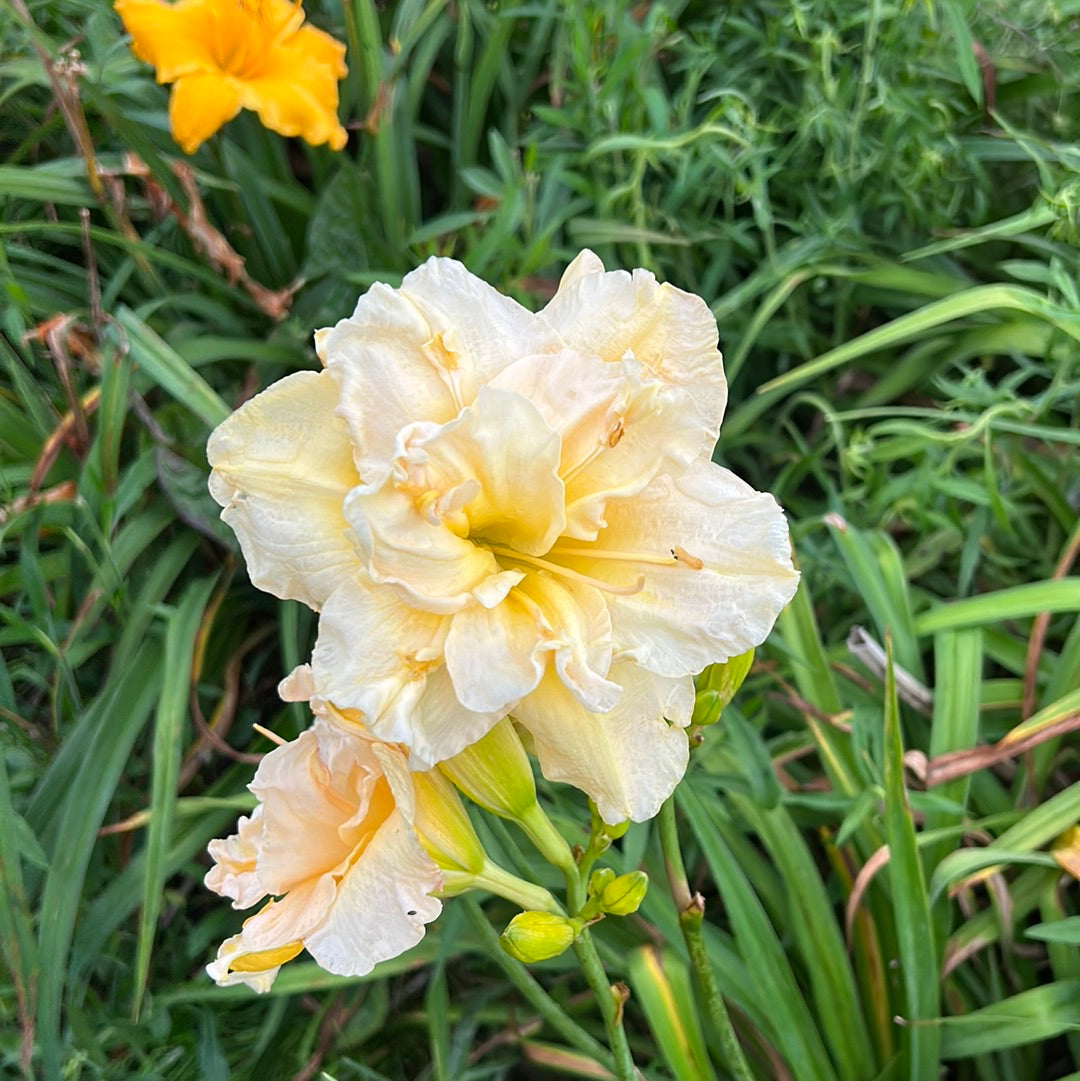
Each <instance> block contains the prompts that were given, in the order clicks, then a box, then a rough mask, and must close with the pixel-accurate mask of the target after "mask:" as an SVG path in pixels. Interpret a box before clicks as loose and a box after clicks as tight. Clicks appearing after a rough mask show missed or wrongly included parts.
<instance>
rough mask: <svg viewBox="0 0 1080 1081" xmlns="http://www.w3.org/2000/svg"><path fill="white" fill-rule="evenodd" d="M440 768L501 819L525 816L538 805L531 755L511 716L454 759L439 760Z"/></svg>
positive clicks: (463, 790) (471, 797)
mask: <svg viewBox="0 0 1080 1081" xmlns="http://www.w3.org/2000/svg"><path fill="white" fill-rule="evenodd" d="M439 769H440V770H441V771H442V772H443V773H444V774H445V775H446V776H447V777H449V778H450V780H451V781H453V782H454V784H455V785H457V787H458V788H460V789H461V791H462V792H464V793H465V795H466V796H468V797H469V799H471V800H472V801H473V802H474V803H478V804H479V805H480V806H481V807H483V808H484V810H486V811H491V813H492V814H497V815H500V816H501V817H502V818H510V819H521V818H524V817H525V816H526V815H527V814H528V813H529V812H530V811H531V810H532V808H533V807H535V806H536V782H535V781H534V780H533V772H532V766H531V765H529V756H528V755H527V754H526V753H525V748H524V747H523V746H522V745H521V740H520V739H519V738H518V734H517V730H516V729H515V728H514V725H513V722H512V721H511V720H510V719H509V718H508V717H504V718H503V719H502V720H501V721H499V723H498V724H497V725H495V727H494V728H493V729H492V730H491V731H490V732H488V734H487V735H486V736H484V737H482V738H481V739H479V740H477V741H476V742H475V743H474V744H472V745H471V746H469V747H466V748H465V750H463V751H461V752H460V753H459V754H456V755H454V757H453V758H450V759H447V761H445V762H440V763H439Z"/></svg>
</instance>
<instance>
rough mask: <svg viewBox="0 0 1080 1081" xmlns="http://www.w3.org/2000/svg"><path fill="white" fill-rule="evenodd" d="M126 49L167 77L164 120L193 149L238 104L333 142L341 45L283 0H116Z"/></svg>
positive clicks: (295, 131)
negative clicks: (125, 34)
mask: <svg viewBox="0 0 1080 1081" xmlns="http://www.w3.org/2000/svg"><path fill="white" fill-rule="evenodd" d="M115 7H116V10H117V12H118V13H119V15H120V18H121V19H122V20H123V22H124V27H125V29H126V30H127V32H128V33H129V34H130V35H131V48H132V50H133V51H134V53H135V55H136V56H137V57H138V58H139V59H140V60H143V61H145V62H146V63H148V64H152V65H153V66H154V68H155V70H156V72H157V81H158V82H159V83H172V84H173V89H172V95H171V96H170V98H169V125H170V127H171V129H172V133H173V138H174V139H175V140H176V141H177V143H179V144H180V147H181V149H182V150H183V151H184V152H185V153H187V154H193V153H194V152H195V151H196V150H197V149H198V147H199V145H200V143H202V142H203V141H204V140H205V139H208V138H209V137H210V136H211V135H213V134H214V132H215V131H217V130H218V128H220V127H221V126H222V124H225V123H226V122H227V121H229V120H232V118H233V117H234V116H236V114H237V113H238V112H240V110H241V109H252V110H254V111H255V112H256V113H258V114H259V119H260V120H261V121H262V123H263V124H264V125H265V126H266V127H268V128H270V129H271V130H272V131H276V132H278V133H279V134H281V135H299V136H301V137H302V138H303V139H305V140H306V141H307V142H309V143H311V144H312V145H318V144H320V143H329V144H330V147H331V149H333V150H341V149H342V148H343V147H344V146H345V143H346V141H347V138H348V136H347V135H346V132H345V129H344V128H343V127H342V126H341V124H340V123H339V122H338V117H337V108H338V80H340V79H342V78H343V77H344V76H345V73H346V68H345V46H344V45H342V44H341V43H340V42H338V41H335V40H334V39H333V38H332V37H330V35H329V34H326V33H324V32H323V31H322V30H318V29H316V28H315V27H312V26H305V25H304V12H303V9H302V8H301V5H300V3H299V2H296V3H290V2H289V0H177V2H176V3H167V2H166V0H116V4H115Z"/></svg>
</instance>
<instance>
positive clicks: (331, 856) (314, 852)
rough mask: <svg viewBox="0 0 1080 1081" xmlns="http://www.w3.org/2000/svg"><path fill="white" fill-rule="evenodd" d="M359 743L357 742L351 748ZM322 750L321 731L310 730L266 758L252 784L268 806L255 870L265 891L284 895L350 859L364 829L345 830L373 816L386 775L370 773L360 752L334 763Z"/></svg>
mask: <svg viewBox="0 0 1080 1081" xmlns="http://www.w3.org/2000/svg"><path fill="white" fill-rule="evenodd" d="M359 742H360V741H356V740H354V741H352V744H353V746H352V747H351V748H349V750H350V751H355V749H356V748H357V744H359ZM323 750H324V748H322V747H320V744H319V739H318V736H317V728H315V729H308V730H307V731H306V732H302V733H301V734H300V736H299V737H298V738H297V739H295V740H293V741H292V742H290V743H285V744H282V745H281V746H280V747H275V748H274V750H272V751H271V752H270V753H269V754H267V755H266V756H265V757H264V758H263V760H262V761H261V762H260V763H259V768H258V770H256V772H255V779H254V780H253V781H252V782H251V784H250V786H249V787H250V788H251V791H252V792H254V793H255V795H256V797H257V798H258V799H259V801H260V803H261V805H262V809H263V814H262V817H261V822H262V837H261V843H260V845H259V852H258V860H257V865H256V866H257V873H258V877H259V882H260V884H261V885H262V886H263V889H264V892H266V893H269V894H275V895H277V894H283V893H286V892H287V891H289V890H293V889H295V888H296V887H297V886H298V885H299V884H300V883H302V882H304V881H305V880H307V879H310V878H312V877H313V876H318V875H320V874H323V873H325V872H328V871H331V870H333V869H334V868H336V867H338V866H339V865H340V864H342V863H343V862H344V861H346V860H348V859H349V857H350V854H352V853H353V851H354V849H355V846H356V844H357V842H358V840H359V836H360V834H361V832H362V830H361V829H360V828H356V827H354V828H353V829H352V830H346V831H343V830H341V829H340V827H341V826H343V825H344V824H345V823H346V822H347V821H349V820H350V819H354V818H356V817H357V816H359V820H360V822H363V821H364V819H365V818H366V817H367V815H368V813H369V811H370V809H371V808H370V806H369V805H370V802H371V799H372V794H373V793H372V789H373V788H374V787H375V782H376V781H377V779H378V777H379V776H380V774H379V773H378V772H377V766H376V767H375V768H374V769H373V768H371V767H370V766H369V767H368V768H367V769H364V764H363V762H362V761H360V760H359V756H358V755H357V754H356V753H352V754H350V755H347V756H339V757H341V758H342V761H341V762H333V761H328V760H326V758H325V757H324V754H323V753H322V752H323ZM365 782H366V783H365ZM383 817H385V813H384V815H383ZM380 823H381V819H380V820H379V821H378V822H374V823H372V828H374V827H376V826H378V825H379V824H380Z"/></svg>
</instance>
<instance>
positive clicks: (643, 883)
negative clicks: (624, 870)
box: [600, 871, 649, 916]
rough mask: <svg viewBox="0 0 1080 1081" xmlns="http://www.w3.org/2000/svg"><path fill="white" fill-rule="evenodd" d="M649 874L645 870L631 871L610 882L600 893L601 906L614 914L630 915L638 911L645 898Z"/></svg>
mask: <svg viewBox="0 0 1080 1081" xmlns="http://www.w3.org/2000/svg"><path fill="white" fill-rule="evenodd" d="M648 888H649V876H648V875H647V874H646V873H645V872H644V871H631V872H630V873H629V874H625V875H619V877H618V878H616V879H613V880H612V881H611V882H609V883H608V884H607V885H606V886H605V887H604V890H603V893H601V894H600V907H601V908H602V909H603V910H604V911H605V912H607V913H610V914H611V915H612V916H629V915H630V913H631V912H637V910H638V907H639V906H640V905H641V902H642V901H644V900H645V891H646V890H647V889H648Z"/></svg>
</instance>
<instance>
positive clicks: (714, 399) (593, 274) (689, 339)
mask: <svg viewBox="0 0 1080 1081" xmlns="http://www.w3.org/2000/svg"><path fill="white" fill-rule="evenodd" d="M590 256H591V258H590ZM540 318H541V319H543V320H544V321H545V322H547V323H548V324H549V325H550V326H551V327H552V329H553V330H555V331H556V332H557V333H558V334H559V336H560V337H561V338H562V340H563V341H564V342H565V343H566V345H567V346H568V347H569V348H571V349H575V350H577V351H579V352H582V353H591V354H593V355H595V356H599V357H602V358H603V359H604V360H607V361H611V362H618V361H621V360H622V359H623V357H624V356H626V354H627V353H628V352H630V353H632V354H633V356H634V357H635V358H636V359H637V360H639V361H641V362H642V363H643V364H645V365H646V366H647V367H648V368H650V369H651V370H652V371H653V372H655V373H656V375H657V376H659V377H660V378H661V379H663V380H664V381H665V382H668V383H672V384H674V385H676V386H685V387H690V388H692V389H693V393H694V399H695V403H696V405H697V408H698V414H699V418H700V426H701V428H702V431H703V433H704V434H703V437H702V443H701V449H703V450H705V451H711V450H712V445H713V444H714V443H715V442H716V437H717V435H718V434H719V430H720V420H721V417H722V416H723V414H724V406H725V405H726V403H727V381H726V380H725V379H724V368H723V362H722V358H721V356H720V353H719V351H718V350H717V347H716V346H717V331H716V319H715V318H714V317H713V314H712V312H711V311H710V310H709V306H708V305H707V304H706V303H705V301H703V300H702V299H701V298H700V297H698V296H694V294H693V293H686V292H683V290H681V289H676V288H675V287H674V286H673V285H669V284H667V283H666V282H665V283H664V284H663V285H661V284H658V283H657V281H656V278H655V277H654V276H653V275H652V274H650V273H649V272H648V271H647V270H635V271H634V272H633V274H632V275H631V274H628V273H627V272H626V271H624V270H618V271H611V272H603V271H602V264H600V261H599V260H598V259H596V257H595V256H592V253H591V252H589V253H584V252H583V253H582V255H579V256H578V258H577V259H576V260H575V261H574V262H573V263H571V265H570V267H568V268H567V271H566V274H564V276H563V281H562V282H561V283H560V285H559V290H558V292H557V293H556V294H555V296H554V297H552V299H551V301H550V302H549V303H548V305H547V307H546V308H544V310H543V311H542V312H540Z"/></svg>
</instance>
